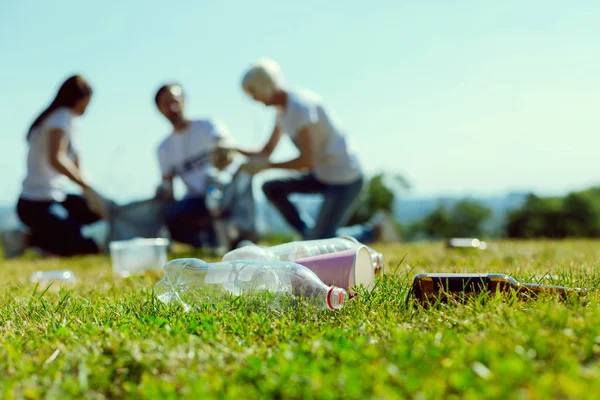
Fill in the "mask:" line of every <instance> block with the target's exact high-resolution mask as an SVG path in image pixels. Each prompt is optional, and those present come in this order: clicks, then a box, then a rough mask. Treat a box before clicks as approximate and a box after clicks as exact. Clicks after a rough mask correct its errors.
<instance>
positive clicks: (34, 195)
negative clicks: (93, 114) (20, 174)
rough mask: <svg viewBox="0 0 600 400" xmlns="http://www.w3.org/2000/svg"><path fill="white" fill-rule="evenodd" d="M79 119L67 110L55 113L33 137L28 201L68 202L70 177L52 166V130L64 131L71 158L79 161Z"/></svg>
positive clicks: (25, 190) (25, 195) (25, 193)
mask: <svg viewBox="0 0 600 400" xmlns="http://www.w3.org/2000/svg"><path fill="white" fill-rule="evenodd" d="M78 120H79V118H78V117H77V116H76V115H75V114H73V112H72V111H71V110H70V109H68V108H66V107H62V108H58V109H56V110H54V111H53V112H51V113H50V114H49V115H48V116H47V117H46V118H45V119H44V120H43V121H42V123H41V124H40V125H39V126H38V127H36V128H35V129H34V130H33V131H32V132H31V136H30V138H29V152H28V155H27V176H26V177H25V180H24V181H23V189H22V191H21V197H22V198H24V199H26V200H34V201H50V200H55V201H58V202H62V201H64V200H65V198H66V196H67V194H66V190H65V189H66V185H67V183H68V182H69V178H67V177H66V176H64V175H63V174H61V173H59V172H58V171H56V169H54V167H53V166H52V165H51V164H50V158H49V156H48V152H49V149H48V148H49V146H50V140H49V138H50V136H49V134H50V131H52V130H55V129H60V130H61V131H62V132H63V133H64V134H65V137H66V139H67V140H68V143H69V152H68V155H69V157H70V158H71V159H72V160H74V159H75V154H76V151H75V148H76V141H77V122H78Z"/></svg>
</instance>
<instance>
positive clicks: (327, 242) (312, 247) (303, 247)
mask: <svg viewBox="0 0 600 400" xmlns="http://www.w3.org/2000/svg"><path fill="white" fill-rule="evenodd" d="M361 246H364V244H362V243H361V242H359V241H358V240H356V239H355V238H353V237H351V236H341V237H335V238H330V239H318V240H302V241H295V242H289V243H284V244H280V245H276V246H272V247H260V246H257V245H254V246H244V247H240V248H237V249H234V250H231V251H230V252H228V253H227V254H225V255H224V256H223V261H233V260H278V261H296V260H298V259H301V258H306V257H313V256H318V255H323V254H330V253H336V252H339V251H344V250H349V249H356V248H359V247H361ZM365 247H367V250H369V253H370V254H371V261H372V264H373V269H375V270H378V269H380V268H381V267H382V265H383V255H382V254H381V253H379V252H377V251H375V250H373V249H372V248H370V247H368V246H365Z"/></svg>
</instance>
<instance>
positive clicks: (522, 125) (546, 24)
mask: <svg viewBox="0 0 600 400" xmlns="http://www.w3.org/2000/svg"><path fill="white" fill-rule="evenodd" d="M598 21H600V7H598V5H597V2H595V1H592V0H589V1H587V0H581V1H577V2H570V3H568V4H567V3H564V2H559V1H547V0H546V1H538V0H535V1H502V2H491V1H488V2H482V1H452V2H451V1H447V0H445V1H442V0H439V1H434V0H429V1H411V2H407V1H399V0H396V1H375V2H367V3H365V2H358V1H356V2H352V1H343V2H342V1H326V2H323V1H320V2H317V1H303V2H293V1H290V2H275V1H270V2H269V1H254V2H248V1H244V2H243V1H219V2H202V1H178V2H166V1H154V0H145V1H141V0H129V1H126V2H119V3H118V4H117V2H113V3H112V4H111V3H100V2H96V3H90V2H83V1H52V2H47V1H25V0H23V1H18V0H4V1H2V2H0V38H1V39H0V54H1V62H0V65H1V66H2V67H1V69H0V71H1V73H0V88H2V94H1V95H0V115H1V116H2V122H3V127H2V130H1V131H0V148H1V149H2V150H3V153H2V158H1V164H0V165H1V167H2V168H0V182H2V185H3V186H2V187H3V190H2V192H1V193H0V204H3V205H10V204H14V202H15V201H16V198H17V196H18V194H19V191H20V185H21V181H22V179H23V177H24V174H25V156H26V145H25V140H24V135H25V131H26V129H27V127H28V126H29V124H30V123H31V121H32V118H33V117H35V116H36V114H37V113H38V112H39V111H40V110H41V109H42V108H43V107H44V106H45V105H46V104H47V103H48V102H49V101H50V100H51V98H52V97H53V96H54V93H55V90H56V88H57V87H58V85H59V84H60V82H61V81H62V80H63V79H64V78H65V77H66V76H67V75H69V74H71V73H73V72H79V73H82V74H84V75H85V76H86V77H87V78H88V79H89V81H90V82H91V84H92V85H93V87H94V89H95V96H94V99H93V100H92V103H91V106H90V108H89V112H88V114H86V116H85V117H84V119H83V121H82V132H81V144H82V158H83V167H84V169H85V171H86V173H87V174H88V175H89V176H90V177H91V178H92V181H93V182H94V184H95V185H96V186H97V187H98V189H99V190H100V191H101V192H103V193H105V194H107V195H109V196H111V197H112V198H114V199H116V200H118V201H125V200H128V199H133V198H144V197H147V196H150V195H151V194H152V193H153V191H154V188H155V186H156V184H157V183H158V179H159V172H158V166H157V161H156V155H155V153H156V151H155V148H156V146H157V145H158V143H159V142H160V140H161V139H162V138H163V137H164V136H165V135H166V134H168V132H169V126H168V124H167V122H166V121H165V120H163V119H162V118H161V117H160V116H159V114H158V113H157V111H156V109H155V107H154V104H153V96H154V93H155V91H156V89H157V88H158V86H159V85H160V84H161V83H162V82H164V81H167V80H178V81H180V82H181V83H182V84H183V86H184V89H185V90H186V92H187V95H188V99H189V104H188V106H189V107H188V108H189V114H190V115H191V116H194V117H213V118H218V119H220V120H222V121H223V122H225V123H226V124H227V125H228V126H229V127H230V129H231V132H232V134H233V135H234V136H235V138H236V139H237V140H238V141H239V142H240V143H242V144H252V143H254V142H260V143H262V142H263V141H264V140H266V138H267V135H268V133H269V131H270V129H271V124H272V117H273V115H272V113H271V112H269V111H267V110H266V109H265V108H264V107H262V106H259V105H257V104H255V103H252V102H251V101H250V100H248V99H247V98H246V97H245V96H244V95H243V92H242V91H241V90H240V87H239V81H240V77H241V75H242V73H243V71H244V69H245V68H247V67H248V66H249V65H250V64H251V63H252V62H253V61H254V60H256V59H257V58H259V57H262V56H268V57H271V58H273V59H275V60H277V61H278V62H279V63H280V64H281V66H282V69H283V72H284V75H285V79H286V81H287V82H288V83H289V84H290V85H291V86H292V87H306V88H309V89H312V90H314V91H316V92H318V93H319V94H321V96H322V97H323V98H324V100H325V101H326V103H327V105H328V106H329V107H330V108H331V109H332V110H334V111H335V113H336V114H337V115H338V116H339V117H340V118H341V120H342V122H343V124H344V127H345V129H346V131H347V133H348V135H349V136H350V137H351V140H352V142H353V145H354V147H355V148H356V149H358V150H359V153H360V156H361V159H362V162H363V164H364V166H365V170H366V171H367V172H368V173H374V172H377V171H381V170H387V171H392V172H400V173H404V174H405V175H406V176H407V177H408V179H409V180H410V181H411V182H412V183H413V185H414V189H413V195H430V194H441V195H442V194H443V195H447V194H458V195H463V194H485V193H502V192H505V191H510V190H529V189H531V190H536V191H539V192H554V193H558V192H563V191H566V190H571V189H577V188H581V187H585V186H586V185H592V184H597V183H600V168H599V165H600V162H599V161H598V152H599V151H598V148H599V147H600V146H599V145H600V139H599V138H598V136H599V135H598V128H599V126H600V112H598V108H599V106H600V50H599V47H598V38H599V37H600V24H598ZM293 155H294V149H293V147H292V146H291V145H290V144H289V142H285V143H284V144H283V145H282V146H281V148H280V149H279V150H278V151H277V152H276V154H275V157H276V158H278V159H283V158H286V157H289V156H293Z"/></svg>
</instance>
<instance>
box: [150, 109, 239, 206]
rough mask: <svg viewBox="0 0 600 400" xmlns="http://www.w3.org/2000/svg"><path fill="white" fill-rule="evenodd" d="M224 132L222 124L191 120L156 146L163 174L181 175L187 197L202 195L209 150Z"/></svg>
mask: <svg viewBox="0 0 600 400" xmlns="http://www.w3.org/2000/svg"><path fill="white" fill-rule="evenodd" d="M226 136H229V132H228V130H227V128H226V127H225V125H223V124H221V123H219V122H215V121H209V120H196V121H191V122H190V124H189V126H188V127H187V128H186V129H185V130H184V131H182V132H173V133H171V135H169V136H168V137H167V138H165V140H163V142H162V143H161V144H160V145H159V146H158V162H159V164H160V170H161V172H162V175H163V176H171V177H177V176H178V177H180V178H181V179H182V180H183V183H184V184H185V186H186V188H187V194H186V197H189V196H198V195H204V194H205V191H206V176H207V173H208V171H209V170H210V168H211V167H212V162H211V154H212V152H213V151H214V150H215V149H216V148H217V142H218V141H219V140H220V139H222V138H224V137H226Z"/></svg>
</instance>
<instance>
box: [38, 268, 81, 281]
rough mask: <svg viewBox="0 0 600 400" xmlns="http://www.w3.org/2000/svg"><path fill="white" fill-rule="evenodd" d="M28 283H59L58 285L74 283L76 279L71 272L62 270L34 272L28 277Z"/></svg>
mask: <svg viewBox="0 0 600 400" xmlns="http://www.w3.org/2000/svg"><path fill="white" fill-rule="evenodd" d="M29 281H30V282H31V283H38V282H39V283H50V282H60V283H69V284H72V283H75V282H77V279H76V278H75V274H74V273H73V271H69V270H63V271H36V272H34V273H33V274H31V276H30V277H29Z"/></svg>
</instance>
